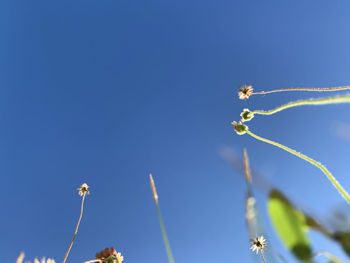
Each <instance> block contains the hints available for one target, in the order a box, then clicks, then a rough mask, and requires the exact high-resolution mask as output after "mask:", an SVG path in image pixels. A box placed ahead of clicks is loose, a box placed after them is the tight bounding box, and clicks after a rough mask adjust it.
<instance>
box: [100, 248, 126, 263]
mask: <svg viewBox="0 0 350 263" xmlns="http://www.w3.org/2000/svg"><path fill="white" fill-rule="evenodd" d="M96 258H97V259H101V260H103V262H107V263H109V262H116V263H122V261H123V260H124V257H123V256H122V254H121V253H120V252H118V253H117V251H116V250H115V248H113V247H111V248H105V250H102V251H101V252H99V253H97V254H96Z"/></svg>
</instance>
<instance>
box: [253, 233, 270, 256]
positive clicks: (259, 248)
mask: <svg viewBox="0 0 350 263" xmlns="http://www.w3.org/2000/svg"><path fill="white" fill-rule="evenodd" d="M265 241H266V239H265V238H264V236H260V237H259V238H258V237H256V238H255V239H253V240H251V241H250V242H251V243H252V244H253V245H252V246H251V247H250V249H251V250H252V251H253V252H254V251H256V254H258V253H259V252H260V253H261V254H263V253H264V248H265V247H266V246H267V243H266V242H265Z"/></svg>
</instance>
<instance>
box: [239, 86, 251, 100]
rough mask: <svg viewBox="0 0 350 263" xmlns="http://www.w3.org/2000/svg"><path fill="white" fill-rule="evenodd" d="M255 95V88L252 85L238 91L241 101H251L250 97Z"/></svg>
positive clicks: (242, 87)
mask: <svg viewBox="0 0 350 263" xmlns="http://www.w3.org/2000/svg"><path fill="white" fill-rule="evenodd" d="M252 94H253V87H252V86H251V85H247V84H244V85H243V86H241V87H240V88H239V90H238V97H239V99H241V100H246V99H249V97H250V96H251V95H252Z"/></svg>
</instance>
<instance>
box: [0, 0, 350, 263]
mask: <svg viewBox="0 0 350 263" xmlns="http://www.w3.org/2000/svg"><path fill="white" fill-rule="evenodd" d="M349 13H350V2H349V1H347V0H344V1H338V0H334V1H322V0H321V1H277V0H274V1H247V0H244V1H243V0H242V1H233V0H223V1H207V0H201V1H199V0H186V1H184V0H178V1H168V0H146V1H145V0H144V1H133V0H98V1H95V0H84V1H81V0H60V1H47V0H45V1H44V0H42V1H39V0H33V1H23V0H3V1H1V2H0V33H1V38H0V124H1V125H0V178H1V181H0V185H1V191H0V208H1V213H0V257H1V262H6V263H7V262H8V263H10V262H14V261H15V258H16V257H17V255H18V254H19V252H20V251H22V250H23V251H25V252H26V254H27V259H28V260H29V259H30V260H32V259H33V258H34V257H35V256H39V257H41V256H49V257H53V258H55V259H56V261H57V262H62V259H63V257H64V254H65V252H66V249H67V247H68V245H69V242H70V240H71V238H72V235H73V232H74V228H75V224H76V221H77V218H78V216H79V209H80V200H81V199H80V197H79V196H78V193H77V191H76V188H77V187H78V186H79V185H80V184H82V183H83V182H86V183H87V184H88V185H90V186H91V188H90V189H91V194H90V195H89V196H87V198H86V203H85V213H84V216H83V219H82V222H81V225H80V229H79V233H78V235H77V238H76V240H75V243H74V245H73V248H72V251H71V254H70V256H69V258H68V261H67V262H73V263H79V262H83V261H84V260H88V259H92V258H93V257H94V255H95V253H96V252H98V251H100V250H102V249H104V248H105V247H107V246H114V247H115V248H116V249H117V250H118V251H121V252H122V254H123V255H124V258H125V262H144V263H146V262H149V263H164V262H167V258H166V253H165V250H164V245H163V243H162V239H161V233H160V230H159V225H158V221H157V217H156V213H155V207H154V203H153V200H152V196H151V191H150V186H149V181H148V174H149V173H150V172H152V173H153V176H154V179H155V182H156V185H157V189H158V194H159V198H160V199H159V202H160V206H161V210H162V213H163V217H164V221H165V224H166V228H167V232H168V236H169V239H170V243H171V246H172V249H173V253H174V257H175V260H176V262H178V263H180V262H181V263H187V262H188V263H203V262H204V263H205V262H221V263H226V262H227V263H228V262H238V260H239V262H249V261H250V260H252V257H251V253H250V251H249V243H248V234H247V230H246V226H245V221H244V193H245V191H246V187H245V182H244V181H243V180H242V178H241V176H240V175H239V174H238V173H237V172H235V171H234V170H233V169H232V168H231V167H230V166H229V165H228V164H227V163H226V162H225V161H223V160H222V158H221V157H220V155H219V151H220V148H221V147H223V146H228V147H231V148H232V149H234V150H235V151H236V152H237V153H241V152H242V149H243V147H246V148H247V149H248V153H249V156H250V161H251V164H252V166H254V167H255V168H256V169H257V170H259V171H260V172H261V173H262V174H263V175H264V176H266V178H268V179H269V180H271V181H272V182H273V183H274V184H275V185H276V186H277V187H278V188H280V189H282V190H283V191H284V192H285V193H286V194H288V195H289V196H290V197H291V198H293V199H296V200H302V202H303V204H304V205H305V206H307V207H311V208H312V209H313V211H315V212H316V213H317V214H319V215H321V216H322V215H323V216H328V215H329V214H330V211H331V210H332V209H333V208H332V207H336V206H339V205H345V201H343V199H342V198H341V197H340V196H339V195H338V193H337V192H336V191H335V189H334V188H333V187H332V186H331V184H330V183H329V182H328V181H327V179H326V178H325V176H324V175H323V174H322V173H321V172H320V171H319V170H318V169H317V168H315V167H312V166H311V165H309V164H307V163H305V162H304V161H302V160H300V159H297V158H295V157H294V156H291V155H289V154H288V153H285V152H282V151H281V150H279V149H276V148H273V147H272V146H270V145H266V144H264V143H262V142H258V141H256V140H254V139H253V138H251V137H249V136H248V135H245V136H238V135H236V134H234V132H233V129H232V126H231V125H230V123H231V121H233V120H238V119H239V114H240V112H241V110H242V109H243V108H245V107H248V108H250V109H270V108H273V107H275V106H278V105H280V104H283V103H286V102H288V101H290V100H294V99H302V98H309V97H317V96H320V95H321V96H322V95H325V94H312V93H306V92H298V93H288V94H287V93H284V94H271V95H268V96H254V97H252V98H251V99H250V100H249V101H239V100H238V98H237V95H236V90H237V89H238V87H239V86H240V85H241V84H243V83H250V84H252V85H253V86H254V88H255V89H256V90H268V89H275V88H290V87H331V86H341V85H349V84H350V48H349V43H350V17H349ZM342 93H344V92H342ZM349 113H350V105H346V104H343V105H331V106H322V107H304V108H298V109H290V110H286V111H284V112H281V113H280V114H277V115H274V116H271V117H265V116H258V117H257V118H256V119H254V121H253V122H252V123H251V124H250V125H249V127H250V129H251V130H252V131H254V132H255V133H257V134H258V135H261V136H263V137H267V138H270V139H273V140H275V141H278V142H281V143H284V144H285V145H287V146H293V147H294V148H295V149H296V150H298V151H301V152H303V153H305V154H309V155H310V156H311V157H313V158H315V159H317V160H319V161H321V162H322V163H324V164H326V165H327V168H329V169H330V170H331V171H332V172H333V173H334V175H335V176H336V177H337V178H338V179H339V181H340V182H342V184H343V186H344V187H345V188H346V189H348V190H349V189H350V178H349V170H350V162H349V156H350V141H349V140H346V136H344V138H341V137H339V136H337V134H339V132H338V133H337V132H336V130H337V129H336V128H334V127H337V125H341V126H344V125H345V126H346V125H347V124H350V114H349ZM256 192H257V193H258V197H259V198H258V202H259V207H260V208H261V211H262V213H263V218H264V219H265V222H266V224H267V228H268V231H269V234H270V237H271V239H270V240H269V242H270V244H273V245H274V246H275V248H276V249H278V250H279V251H280V252H281V253H282V254H284V255H286V256H287V258H288V259H292V258H291V257H290V256H288V252H287V251H286V250H285V249H284V248H283V246H281V244H280V243H279V241H278V239H277V237H276V235H275V233H274V232H273V230H272V228H271V226H270V225H269V221H268V217H267V215H266V212H265V201H266V200H265V198H266V196H264V195H263V194H259V192H258V190H256ZM312 238H313V239H314V240H316V241H318V244H319V245H318V246H317V247H316V248H315V250H317V249H328V250H330V251H332V252H334V253H335V254H337V255H339V256H340V257H344V255H343V254H342V253H341V252H340V250H339V248H338V247H337V246H336V245H334V244H332V243H328V242H326V241H325V239H323V238H321V237H320V236H319V235H313V236H312Z"/></svg>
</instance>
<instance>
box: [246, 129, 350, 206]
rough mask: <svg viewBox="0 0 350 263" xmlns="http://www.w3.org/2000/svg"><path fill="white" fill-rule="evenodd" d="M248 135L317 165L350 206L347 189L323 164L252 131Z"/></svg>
mask: <svg viewBox="0 0 350 263" xmlns="http://www.w3.org/2000/svg"><path fill="white" fill-rule="evenodd" d="M247 133H248V134H249V135H250V136H252V137H254V138H255V139H258V140H260V141H263V142H266V143H269V144H272V145H274V146H276V147H279V148H281V149H283V150H285V151H287V152H290V153H292V154H294V155H296V156H298V157H299V158H301V159H304V160H305V161H307V162H309V163H311V164H313V165H315V166H316V167H318V168H319V169H320V170H321V171H322V172H323V173H324V174H325V175H326V176H327V178H328V179H329V180H330V181H331V182H332V184H333V185H334V186H335V188H336V189H337V190H338V191H339V193H340V194H341V195H342V196H343V197H344V199H345V200H346V201H347V202H348V203H349V204H350V196H349V194H348V193H347V192H346V191H345V189H344V188H343V187H342V186H341V184H340V183H339V182H338V181H337V180H336V179H335V177H334V176H333V175H332V174H331V173H330V172H329V171H328V170H327V169H326V167H324V166H323V165H322V164H320V163H319V162H317V161H315V160H313V159H311V158H310V157H308V156H306V155H304V154H301V153H299V152H297V151H295V150H293V149H291V148H288V147H286V146H284V145H282V144H279V143H277V142H274V141H270V140H268V139H265V138H262V137H260V136H258V135H255V134H254V133H252V132H251V131H249V130H247Z"/></svg>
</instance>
